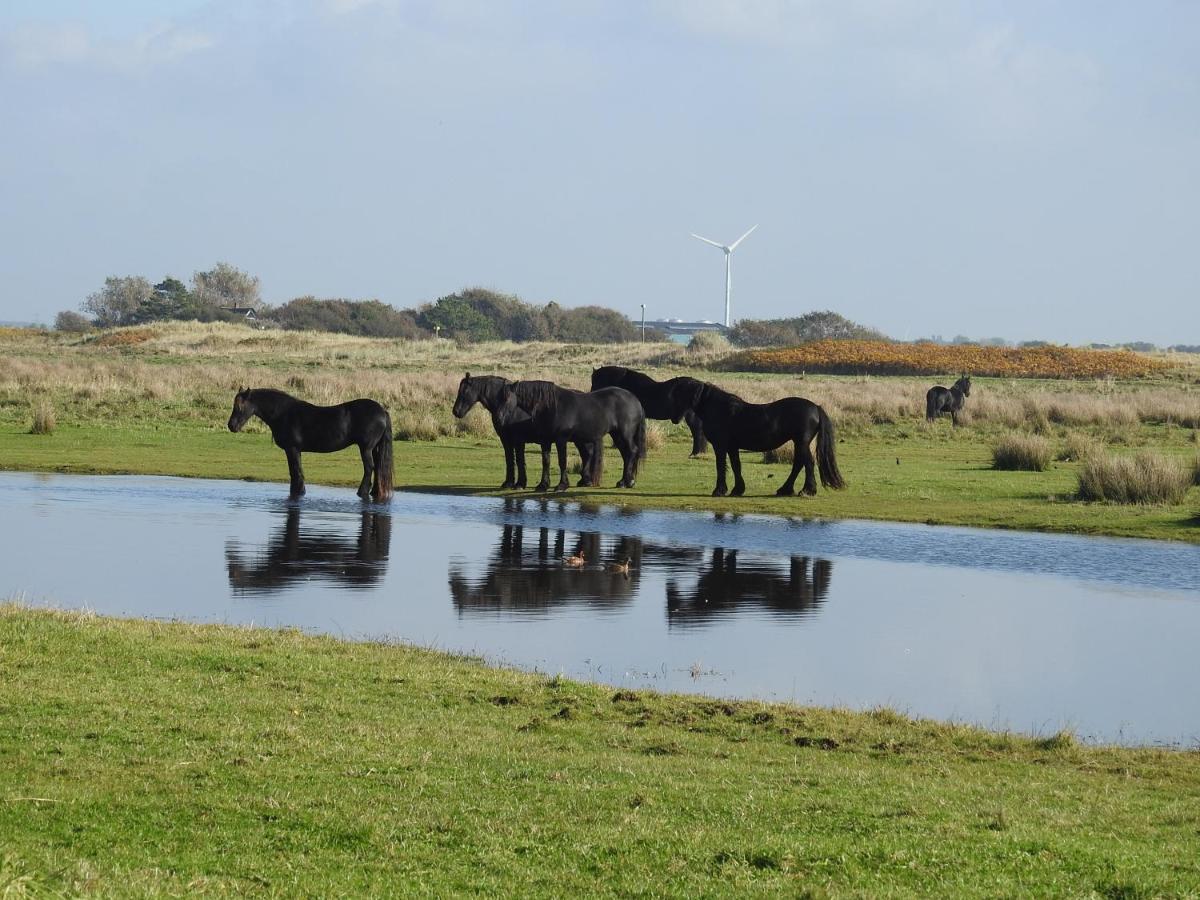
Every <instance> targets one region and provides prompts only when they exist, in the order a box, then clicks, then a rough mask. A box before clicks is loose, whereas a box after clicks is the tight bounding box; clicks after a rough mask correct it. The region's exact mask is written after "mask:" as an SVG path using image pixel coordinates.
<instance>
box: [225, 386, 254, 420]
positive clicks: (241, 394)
mask: <svg viewBox="0 0 1200 900" xmlns="http://www.w3.org/2000/svg"><path fill="white" fill-rule="evenodd" d="M250 393H251V391H250V388H242V389H241V390H239V391H238V392H237V394H236V395H235V396H234V398H233V412H232V413H230V414H229V430H230V431H241V430H242V427H243V426H244V425H245V424H246V423H247V422H249V421H250V417H251V416H252V415H254V414H255V413H256V412H258V410H257V409H256V408H255V406H254V401H253V400H252V399H251V397H250Z"/></svg>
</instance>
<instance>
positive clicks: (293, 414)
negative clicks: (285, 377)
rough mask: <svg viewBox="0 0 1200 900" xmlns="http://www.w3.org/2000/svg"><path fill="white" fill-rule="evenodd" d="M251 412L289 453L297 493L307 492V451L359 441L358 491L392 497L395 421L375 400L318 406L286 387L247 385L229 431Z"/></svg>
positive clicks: (236, 403)
mask: <svg viewBox="0 0 1200 900" xmlns="http://www.w3.org/2000/svg"><path fill="white" fill-rule="evenodd" d="M251 416H258V417H259V418H260V419H262V420H263V421H264V422H266V423H267V427H268V428H270V429H271V436H272V437H273V438H274V439H275V445H276V446H277V447H279V448H280V449H281V450H283V452H284V453H285V454H286V455H287V461H288V473H289V474H290V476H291V482H292V491H291V495H292V496H293V497H300V496H302V495H303V494H304V470H303V469H301V468H300V453H301V452H302V451H304V450H309V451H312V452H314V453H333V452H334V451H335V450H344V449H346V448H347V447H349V446H350V445H351V444H357V445H358V452H359V453H360V454H362V464H363V477H362V482H361V483H360V484H359V486H358V496H360V497H362V498H363V499H364V500H365V499H367V497H368V495H369V496H371V497H373V498H374V499H375V500H378V501H380V502H383V501H385V500H390V499H391V496H392V420H391V418H390V417H389V416H388V414H387V410H386V409H384V408H383V407H382V406H380V405H379V404H378V403H376V402H375V401H374V400H351V401H349V402H348V403H339V404H338V405H337V406H314V405H313V404H311V403H307V402H305V401H304V400H300V399H297V398H296V397H293V396H291V395H290V394H285V393H284V392H283V391H276V390H272V389H271V388H258V389H255V390H251V389H250V388H243V389H242V390H240V391H238V392H237V396H236V397H234V398H233V413H232V414H231V415H230V416H229V430H230V431H241V430H242V426H244V425H245V424H246V423H247V422H248V421H249V420H250V417H251ZM372 478H373V479H374V481H372Z"/></svg>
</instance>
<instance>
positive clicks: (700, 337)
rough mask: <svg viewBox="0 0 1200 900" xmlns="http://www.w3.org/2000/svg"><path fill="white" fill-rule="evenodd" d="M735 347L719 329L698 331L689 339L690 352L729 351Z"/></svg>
mask: <svg viewBox="0 0 1200 900" xmlns="http://www.w3.org/2000/svg"><path fill="white" fill-rule="evenodd" d="M732 347H733V345H732V344H730V343H729V338H727V337H725V335H723V334H721V332H719V331H697V332H696V333H695V334H693V335H692V339H691V340H690V341H688V345H687V348H688V353H727V352H728V351H729V350H731V349H732Z"/></svg>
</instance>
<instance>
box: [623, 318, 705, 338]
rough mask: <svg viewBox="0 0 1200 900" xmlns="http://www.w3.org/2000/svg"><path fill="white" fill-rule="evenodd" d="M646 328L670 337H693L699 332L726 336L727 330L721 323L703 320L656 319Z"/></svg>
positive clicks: (647, 324) (636, 323)
mask: <svg viewBox="0 0 1200 900" xmlns="http://www.w3.org/2000/svg"><path fill="white" fill-rule="evenodd" d="M634 324H635V325H640V324H641V323H640V322H634ZM646 327H647V328H653V329H655V330H656V331H661V332H662V333H663V334H668V335H676V334H682V335H693V334H696V332H698V331H715V332H717V333H718V334H724V333H725V332H726V330H727V329H726V328H725V326H724V325H722V324H721V323H720V322H713V321H711V320H709V319H703V320H701V321H699V322H685V321H684V320H683V319H655V320H654V321H647V322H646Z"/></svg>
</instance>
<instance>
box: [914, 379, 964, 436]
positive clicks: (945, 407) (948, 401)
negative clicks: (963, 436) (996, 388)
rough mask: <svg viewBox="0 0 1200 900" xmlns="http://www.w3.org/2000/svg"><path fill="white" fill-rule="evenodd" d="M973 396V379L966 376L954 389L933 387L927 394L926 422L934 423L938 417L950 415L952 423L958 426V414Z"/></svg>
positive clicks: (959, 380)
mask: <svg viewBox="0 0 1200 900" xmlns="http://www.w3.org/2000/svg"><path fill="white" fill-rule="evenodd" d="M970 396H971V377H970V376H969V375H964V376H963V377H962V378H960V379H958V381H956V382H954V387H951V388H944V387H942V386H941V385H938V386H937V387H931V388H930V389H929V390H928V391H927V392H926V393H925V421H927V422H932V421H933V420H934V419H936V418H937V417H938V416H943V415H945V414H946V413H950V421H951V422H952V423H954V424H955V425H957V424H958V413H959V411H960V410H961V409H962V408H963V404H964V403H966V402H967V398H968V397H970Z"/></svg>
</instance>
